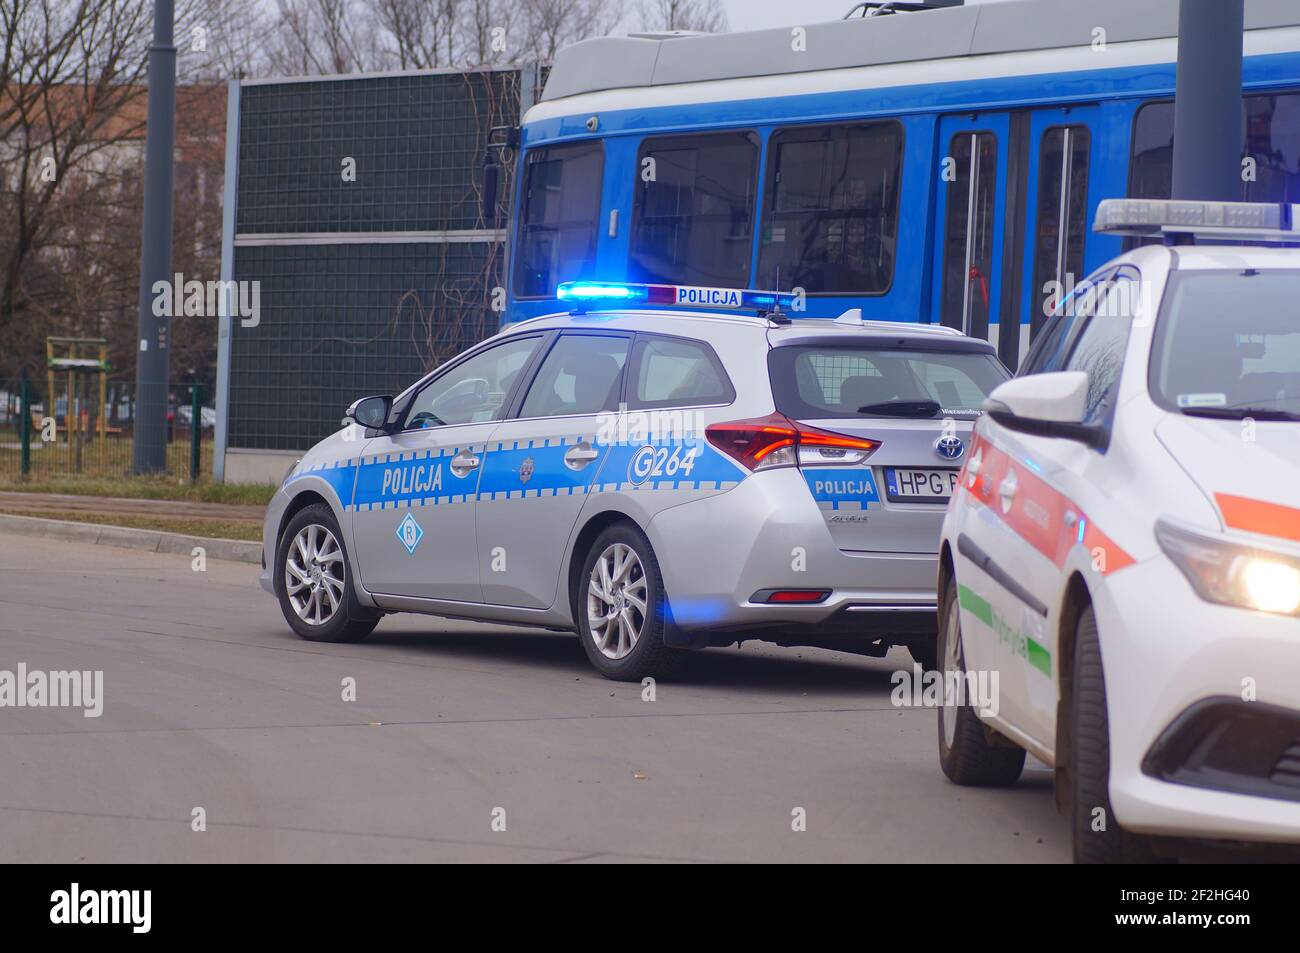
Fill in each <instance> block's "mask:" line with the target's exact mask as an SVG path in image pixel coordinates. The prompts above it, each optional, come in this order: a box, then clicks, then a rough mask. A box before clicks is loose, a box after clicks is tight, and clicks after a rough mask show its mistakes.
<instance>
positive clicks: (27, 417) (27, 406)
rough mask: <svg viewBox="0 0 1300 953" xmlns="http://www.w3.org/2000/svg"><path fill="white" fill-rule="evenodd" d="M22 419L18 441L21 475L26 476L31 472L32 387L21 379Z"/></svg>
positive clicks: (25, 380) (24, 379)
mask: <svg viewBox="0 0 1300 953" xmlns="http://www.w3.org/2000/svg"><path fill="white" fill-rule="evenodd" d="M20 403H21V404H22V408H21V409H22V419H21V420H20V421H19V424H18V433H19V435H20V437H19V439H20V441H21V443H22V448H23V449H22V474H23V476H27V475H28V474H29V473H31V472H32V385H31V382H30V381H29V380H27V378H26V377H25V376H24V377H23V386H22V397H21V399H20Z"/></svg>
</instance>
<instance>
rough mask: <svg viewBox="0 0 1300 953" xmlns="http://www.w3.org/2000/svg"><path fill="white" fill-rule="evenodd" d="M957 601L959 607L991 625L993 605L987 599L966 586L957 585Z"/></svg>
mask: <svg viewBox="0 0 1300 953" xmlns="http://www.w3.org/2000/svg"><path fill="white" fill-rule="evenodd" d="M957 601H958V602H959V603H960V604H961V607H962V608H963V609H965V610H966V611H967V612H969V613H970V614H971V615H973V616H975V618H977V619H979V620H980V621H981V622H983V623H984V624H985V625H988V626H991V625H993V607H992V606H991V605H989V603H988V600H986V599H985V598H984V597H982V596H981V595H979V593H977V592H976V591H975V590H974V589H971V588H969V587H967V586H962V585H958V586H957Z"/></svg>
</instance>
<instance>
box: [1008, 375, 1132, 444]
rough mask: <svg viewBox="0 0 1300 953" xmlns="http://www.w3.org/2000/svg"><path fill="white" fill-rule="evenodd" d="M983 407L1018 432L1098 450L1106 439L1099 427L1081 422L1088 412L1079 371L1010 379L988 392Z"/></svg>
mask: <svg viewBox="0 0 1300 953" xmlns="http://www.w3.org/2000/svg"><path fill="white" fill-rule="evenodd" d="M984 410H985V411H986V412H987V413H988V415H989V416H990V417H992V418H993V420H995V421H996V422H997V423H999V424H1001V425H1002V426H1004V427H1006V428H1007V429H1009V430H1015V431H1017V432H1019V433H1025V434H1029V435H1031V436H1035V437H1058V438H1061V439H1065V440H1077V441H1079V442H1080V443H1085V444H1087V445H1088V446H1090V447H1096V448H1098V449H1104V448H1105V445H1106V442H1107V441H1106V431H1105V430H1104V429H1103V428H1101V427H1096V426H1091V425H1088V424H1085V423H1084V422H1083V419H1084V416H1085V415H1086V414H1087V411H1088V375H1087V374H1085V373H1084V372H1083V371H1058V372H1056V373H1052V374H1031V375H1030V376H1029V377H1016V378H1013V379H1011V380H1009V381H1007V382H1006V383H1005V384H1001V385H999V386H998V387H997V388H996V389H995V390H994V391H993V393H992V394H990V395H989V397H988V400H986V401H984Z"/></svg>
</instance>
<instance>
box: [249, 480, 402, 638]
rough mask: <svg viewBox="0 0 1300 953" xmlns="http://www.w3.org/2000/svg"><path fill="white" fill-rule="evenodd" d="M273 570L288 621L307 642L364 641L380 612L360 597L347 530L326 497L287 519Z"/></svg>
mask: <svg viewBox="0 0 1300 953" xmlns="http://www.w3.org/2000/svg"><path fill="white" fill-rule="evenodd" d="M272 576H273V578H274V580H275V594H276V596H277V597H278V598H279V600H280V611H281V612H283V613H284V618H285V621H286V622H288V623H289V627H290V628H292V629H293V631H294V632H296V633H298V635H299V636H301V637H302V638H304V639H306V640H307V641H308V642H360V641H361V640H362V639H364V638H365V637H366V636H367V635H369V634H370V633H371V631H373V630H374V628H375V625H376V624H378V622H379V619H380V616H381V615H382V613H380V612H377V611H375V610H374V609H368V608H366V607H365V606H363V605H361V603H360V602H359V601H358V600H357V594H356V584H355V580H354V577H353V573H352V564H351V560H350V559H349V558H348V552H347V547H346V545H345V544H344V542H343V533H342V532H341V531H340V530H339V524H338V520H336V519H335V518H334V511H333V510H331V509H330V508H329V507H328V506H327V505H325V504H324V503H316V504H314V505H312V506H308V507H305V508H304V509H302V510H301V511H300V512H298V513H296V514H294V517H293V519H291V520H289V523H288V525H287V526H285V528H284V532H283V533H281V534H280V539H279V541H278V542H277V544H276V549H275V564H274V566H273V567H272Z"/></svg>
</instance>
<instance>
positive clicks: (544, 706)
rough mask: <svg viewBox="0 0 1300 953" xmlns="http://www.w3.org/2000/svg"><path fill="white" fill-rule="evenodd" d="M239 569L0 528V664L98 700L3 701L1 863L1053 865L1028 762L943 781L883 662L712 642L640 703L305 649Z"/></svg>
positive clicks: (434, 664) (527, 666)
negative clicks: (86, 681)
mask: <svg viewBox="0 0 1300 953" xmlns="http://www.w3.org/2000/svg"><path fill="white" fill-rule="evenodd" d="M256 577H257V568H256V567H255V566H249V565H243V564H237V563H225V562H219V561H215V560H213V561H209V562H208V563H207V566H206V570H205V571H202V572H198V571H195V570H194V569H193V567H192V563H191V560H189V559H188V558H184V557H180V556H169V555H159V554H155V553H141V552H136V551H132V550H125V549H115V548H112V547H108V546H85V545H80V544H75V543H65V542H61V541H55V540H45V539H37V538H31V537H23V536H11V535H0V670H8V671H13V672H16V671H17V670H18V666H19V664H20V663H21V664H25V666H26V669H27V671H28V672H32V671H42V672H48V671H57V670H73V669H76V670H89V671H96V670H99V671H102V672H103V713H102V715H100V716H99V717H98V718H87V717H84V715H83V713H82V709H81V708H79V707H78V708H14V707H3V708H0V765H3V770H0V862H3V863H12V862H22V861H51V862H66V861H90V862H105V861H185V862H191V861H192V862H222V861H521V862H531V861H541V862H592V861H739V862H747V861H892V862H897V861H916V862H934V861H958V862H961V861H995V862H996V861H1040V862H1042V861H1065V860H1068V857H1069V840H1068V831H1067V827H1066V824H1065V823H1064V821H1063V820H1062V819H1061V818H1060V817H1059V816H1058V815H1057V814H1056V813H1055V810H1054V808H1053V806H1052V796H1051V784H1050V778H1049V775H1048V773H1047V772H1046V771H1045V770H1044V769H1042V768H1041V766H1037V767H1031V768H1030V769H1027V770H1026V773H1025V776H1024V778H1022V780H1021V782H1020V784H1019V785H1018V786H1017V787H1016V788H1015V789H1013V790H1010V791H984V790H973V789H959V788H956V787H954V786H952V785H951V784H949V783H947V782H946V781H945V780H944V778H943V776H942V775H941V774H940V772H939V768H938V764H937V761H936V755H935V740H934V733H935V713H934V712H933V710H924V709H898V708H895V707H894V706H892V705H891V704H890V699H889V695H890V691H891V687H892V686H891V684H890V681H889V676H890V673H891V672H892V671H893V670H894V669H895V668H899V667H903V666H910V659H909V658H908V656H907V655H906V653H903V652H897V651H896V652H894V653H891V655H890V657H889V658H887V659H880V660H876V659H866V658H859V657H857V656H851V655H841V654H838V653H832V652H825V651H820V650H814V649H807V650H799V649H778V648H771V647H766V646H757V645H753V646H746V647H745V648H743V649H735V648H731V649H713V650H709V651H706V652H703V653H700V654H699V656H698V657H697V658H696V659H694V661H693V664H692V666H691V667H690V668H689V669H688V671H687V672H686V673H685V674H684V675H683V676H681V677H679V678H678V679H677V680H674V681H671V682H667V681H665V682H661V683H660V684H659V685H658V686H657V690H656V697H655V700H653V701H645V700H643V699H642V691H641V687H640V686H639V685H628V684H621V683H614V682H609V681H606V680H604V679H602V678H600V677H599V676H597V675H596V674H595V673H594V672H593V671H592V670H591V669H590V668H589V667H588V665H587V662H586V659H585V657H584V656H583V653H582V650H581V647H580V646H579V645H578V644H577V643H576V641H575V640H574V638H573V637H572V636H566V635H563V634H557V633H548V632H542V631H534V630H529V629H513V628H507V627H498V626H483V625H473V624H468V623H459V622H452V621H446V620H441V619H434V618H426V617H417V616H390V617H388V618H386V619H385V620H384V621H383V622H381V623H380V625H379V628H378V629H376V631H375V633H374V635H372V636H371V638H370V640H368V641H367V642H364V643H362V644H359V645H342V646H339V645H316V644H311V643H307V642H304V641H301V640H300V639H298V638H297V637H296V636H295V635H293V633H292V632H291V631H290V630H289V628H288V626H287V625H285V623H284V621H283V620H282V619H281V617H280V612H279V608H278V606H277V605H276V603H275V601H274V600H273V599H272V598H271V597H270V596H268V595H266V594H265V593H263V592H262V590H261V589H260V588H258V586H257V582H256ZM347 679H354V680H355V695H356V698H355V700H345V699H344V697H343V696H344V694H345V685H346V684H348V683H346V682H345V680H347ZM1031 764H1032V762H1031ZM196 817H198V818H200V819H201V820H202V821H203V822H204V823H203V824H201V825H200V824H199V823H198V821H196V820H195V818H196ZM799 817H802V818H804V819H805V824H806V829H805V830H794V829H793V828H794V827H795V826H798V824H797V820H798V818H799ZM196 826H203V827H205V829H204V830H197V831H196V830H194V829H193V828H194V827H196ZM502 826H504V830H500V829H499V828H501V827H502Z"/></svg>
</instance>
